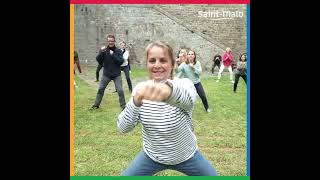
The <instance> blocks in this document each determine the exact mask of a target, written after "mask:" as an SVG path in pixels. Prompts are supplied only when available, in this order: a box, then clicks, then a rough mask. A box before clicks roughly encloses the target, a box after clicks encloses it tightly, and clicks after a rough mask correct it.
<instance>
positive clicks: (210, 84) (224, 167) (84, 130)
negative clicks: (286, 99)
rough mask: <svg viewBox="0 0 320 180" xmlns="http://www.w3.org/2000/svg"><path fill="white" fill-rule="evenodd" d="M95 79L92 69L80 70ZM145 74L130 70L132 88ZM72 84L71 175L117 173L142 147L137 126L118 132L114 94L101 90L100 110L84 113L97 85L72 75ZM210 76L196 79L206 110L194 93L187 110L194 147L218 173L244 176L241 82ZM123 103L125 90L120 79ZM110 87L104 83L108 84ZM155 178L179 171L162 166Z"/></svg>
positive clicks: (224, 77)
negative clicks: (195, 141) (74, 86)
mask: <svg viewBox="0 0 320 180" xmlns="http://www.w3.org/2000/svg"><path fill="white" fill-rule="evenodd" d="M83 69H84V71H87V74H86V75H87V76H92V77H91V79H92V80H94V79H95V75H94V74H95V69H94V67H92V68H86V67H84V68H83ZM146 78H147V72H146V71H145V70H142V69H133V70H132V73H131V79H132V80H133V86H135V85H136V83H137V82H139V81H141V80H143V79H146ZM75 81H76V82H77V85H78V88H77V89H76V90H75V94H74V102H75V105H74V107H75V109H74V113H75V115H74V128H75V129H74V132H75V135H74V137H75V139H74V160H75V162H74V166H75V176H118V175H120V173H121V172H122V171H123V170H124V169H125V168H126V167H127V166H128V164H129V163H130V162H131V161H132V160H133V159H134V157H135V155H136V154H137V153H138V152H139V151H140V150H141V148H142V137H141V125H138V126H137V127H136V128H135V129H134V130H133V131H132V132H130V133H127V134H121V133H119V132H118V130H117V126H116V121H117V117H118V115H119V113H120V112H121V108H120V107H119V101H118V95H117V93H111V92H105V95H104V97H103V100H102V103H101V105H100V109H98V110H96V111H88V108H89V107H90V106H91V105H92V104H93V102H94V100H95V96H96V93H97V88H96V87H94V86H92V85H89V84H88V83H86V81H84V80H83V78H80V77H79V76H78V75H76V76H75ZM215 81H216V76H215V77H213V76H212V75H205V76H203V77H202V78H201V82H202V85H203V87H204V89H205V92H206V95H207V99H208V103H209V106H210V108H211V109H213V111H212V112H210V113H207V112H206V111H205V110H204V107H203V105H202V102H201V99H200V98H199V97H198V99H197V102H196V106H195V109H194V112H193V124H194V128H195V134H196V136H197V138H198V146H199V149H200V151H201V152H202V153H203V155H204V156H205V157H206V158H207V159H208V160H209V161H210V162H211V164H212V165H213V166H214V167H215V168H216V170H217V172H218V174H219V175H221V176H245V175H246V163H247V162H246V84H245V83H244V81H243V80H242V79H240V81H239V84H238V89H237V93H233V84H232V83H231V82H230V81H229V74H226V75H223V76H222V78H221V79H220V82H219V83H217V82H215ZM122 83H123V86H124V91H125V98H126V102H128V100H129V97H130V96H129V91H128V88H127V86H126V80H125V79H124V77H123V81H122ZM108 86H110V85H108ZM156 175H158V176H177V175H178V176H179V175H184V174H182V173H179V172H176V171H172V170H166V171H162V172H159V173H157V174H156Z"/></svg>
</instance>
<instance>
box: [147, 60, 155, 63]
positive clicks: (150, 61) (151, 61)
mask: <svg viewBox="0 0 320 180" xmlns="http://www.w3.org/2000/svg"><path fill="white" fill-rule="evenodd" d="M148 61H149V63H155V62H156V60H155V59H149V60H148Z"/></svg>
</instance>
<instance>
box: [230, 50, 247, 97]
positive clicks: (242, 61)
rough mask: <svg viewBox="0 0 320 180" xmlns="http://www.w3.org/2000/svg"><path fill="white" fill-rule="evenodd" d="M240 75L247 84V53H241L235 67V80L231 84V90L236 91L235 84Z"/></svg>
mask: <svg viewBox="0 0 320 180" xmlns="http://www.w3.org/2000/svg"><path fill="white" fill-rule="evenodd" d="M240 77H242V79H243V80H244V82H245V83H246V84H247V54H246V53H243V54H241V56H240V58H239V61H238V63H237V68H236V70H235V81H234V85H233V92H234V93H236V92H237V86H238V82H239V78H240Z"/></svg>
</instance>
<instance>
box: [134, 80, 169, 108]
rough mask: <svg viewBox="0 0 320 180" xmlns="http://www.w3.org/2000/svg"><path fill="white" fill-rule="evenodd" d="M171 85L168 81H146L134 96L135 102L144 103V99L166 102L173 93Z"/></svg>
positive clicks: (138, 104) (137, 104)
mask: <svg viewBox="0 0 320 180" xmlns="http://www.w3.org/2000/svg"><path fill="white" fill-rule="evenodd" d="M171 91H172V89H171V87H170V86H169V85H168V84H166V83H160V82H153V81H146V82H145V83H143V84H142V85H141V87H140V88H138V89H137V91H136V92H135V94H134V96H133V102H134V104H135V105H136V106H138V107H140V106H141V105H142V103H143V102H142V100H144V99H145V100H149V101H157V102H164V101H166V100H167V99H168V98H169V96H170V95H171Z"/></svg>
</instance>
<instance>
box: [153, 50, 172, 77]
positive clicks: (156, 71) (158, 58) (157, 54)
mask: <svg viewBox="0 0 320 180" xmlns="http://www.w3.org/2000/svg"><path fill="white" fill-rule="evenodd" d="M171 61H173V60H172V59H171V58H170V56H169V54H168V51H167V50H165V49H163V48H162V47H158V46H153V47H152V48H151V49H150V50H149V52H148V58H147V69H148V72H149V77H150V79H153V80H155V81H157V82H159V81H162V80H167V79H170V75H171V71H172V68H173V67H172V62H171Z"/></svg>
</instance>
